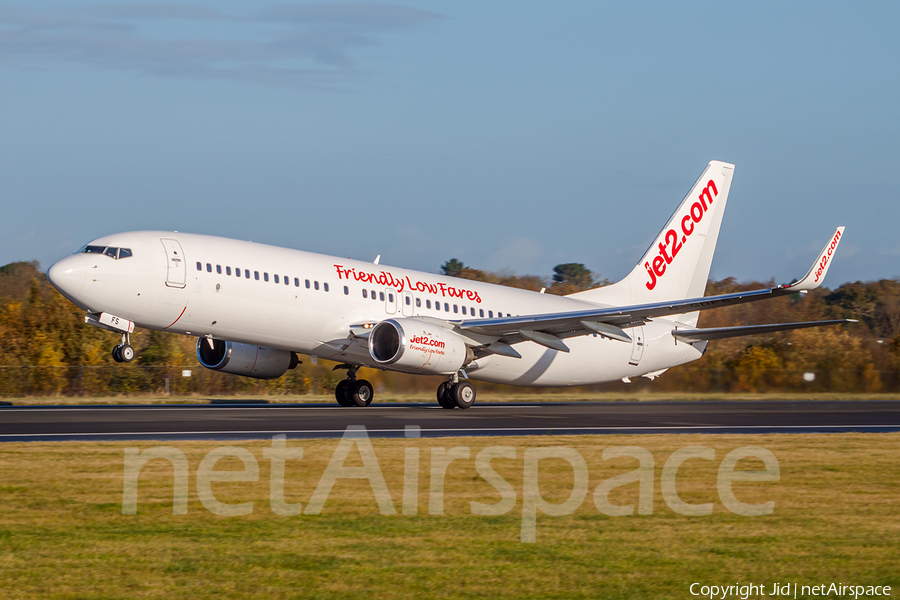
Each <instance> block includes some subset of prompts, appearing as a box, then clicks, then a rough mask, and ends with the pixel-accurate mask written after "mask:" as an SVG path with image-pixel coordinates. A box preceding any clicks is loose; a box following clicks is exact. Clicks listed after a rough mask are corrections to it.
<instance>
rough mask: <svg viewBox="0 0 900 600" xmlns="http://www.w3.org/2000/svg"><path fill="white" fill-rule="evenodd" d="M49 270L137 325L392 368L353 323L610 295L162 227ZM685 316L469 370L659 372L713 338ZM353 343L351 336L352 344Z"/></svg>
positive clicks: (557, 306) (489, 376) (576, 380)
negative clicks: (558, 292) (540, 288)
mask: <svg viewBox="0 0 900 600" xmlns="http://www.w3.org/2000/svg"><path fill="white" fill-rule="evenodd" d="M87 247H88V248H107V249H109V248H116V249H127V250H129V251H130V255H129V256H124V254H127V253H123V252H119V254H118V255H117V254H116V253H115V252H109V251H107V253H106V254H103V253H99V252H87V253H86V252H79V253H76V254H74V255H72V256H69V257H67V258H64V259H63V260H61V261H59V262H58V263H56V264H55V265H53V267H51V269H50V271H49V272H48V274H49V276H50V279H51V281H52V282H53V285H54V286H55V287H56V288H57V289H59V290H60V292H62V293H63V294H64V295H65V296H66V297H67V298H69V299H70V300H71V301H72V302H74V303H75V304H76V305H78V306H79V307H81V308H83V309H84V310H86V311H88V312H90V313H101V312H102V313H108V314H112V315H116V316H117V317H121V318H124V319H128V320H130V321H133V322H134V324H135V325H136V326H138V327H144V328H148V329H156V330H161V331H170V332H174V333H180V334H184V335H192V336H200V337H204V336H205V337H210V338H213V339H220V340H229V341H232V342H240V343H245V344H255V345H258V346H266V347H269V348H275V349H282V350H288V351H292V352H297V353H300V354H307V355H313V356H317V357H321V358H326V359H330V360H334V361H338V362H342V363H348V364H354V365H360V366H368V367H375V368H384V365H381V364H378V363H376V362H375V360H374V359H373V358H372V356H371V355H370V353H369V350H368V348H367V345H366V343H365V340H363V339H354V338H353V336H352V335H351V330H350V328H351V326H352V325H355V324H358V323H361V322H379V321H382V320H385V319H389V318H399V317H427V318H431V319H439V320H443V321H450V322H452V321H458V320H472V319H481V318H493V317H499V316H508V315H512V316H518V315H530V314H544V313H559V312H568V311H578V310H585V309H590V308H596V307H597V306H604V305H602V304H598V303H594V302H588V301H585V300H579V299H575V298H568V297H561V296H554V295H547V294H541V293H538V292H532V291H528V290H520V289H514V288H508V287H505V286H499V285H493V284H489V283H483V282H477V281H470V280H464V279H458V278H454V277H446V276H441V275H435V274H431V273H423V272H419V271H412V270H408V269H402V268H397V267H389V266H385V265H379V264H374V263H372V262H365V261H359V260H352V259H349V258H336V257H332V256H326V255H322V254H315V253H310V252H303V251H300V250H292V249H287V248H280V247H275V246H269V245H264V244H257V243H252V242H245V241H238V240H233V239H227V238H221V237H214V236H207V235H198V234H189V233H178V232H163V231H139V232H129V233H120V234H114V235H109V236H104V237H101V238H98V239H96V240H94V241H92V242H90V244H88V245H87ZM676 325H677V323H676V322H674V321H672V320H668V319H656V320H653V321H651V322H649V323H647V324H645V325H643V326H642V327H634V328H631V329H629V333H630V334H631V337H632V338H633V340H632V342H631V343H628V342H623V341H618V340H612V339H609V338H606V337H602V336H600V335H586V336H579V337H574V338H571V339H569V340H567V344H568V346H569V348H570V350H571V351H570V352H568V353H565V352H559V351H557V350H554V349H550V348H547V347H544V346H541V345H538V344H536V343H534V342H529V341H526V342H522V343H518V344H516V350H517V351H518V352H519V353H520V354H521V358H513V357H508V356H501V355H497V354H493V355H488V356H484V357H480V358H478V359H477V360H476V361H475V362H474V363H472V364H469V365H468V366H467V367H466V373H467V375H468V376H469V377H470V378H472V379H479V380H483V381H491V382H497V383H508V384H514V385H529V386H572V385H586V384H591V383H599V382H604V381H613V380H618V379H622V378H626V377H635V376H640V375H644V374H648V373H655V372H657V371H661V370H663V369H666V368H669V367H672V366H676V365H679V364H683V363H686V362H689V361H692V360H696V359H697V358H699V357H700V356H701V355H702V352H703V349H704V348H705V344H694V345H691V344H685V343H678V342H677V341H676V339H675V338H673V336H672V335H671V332H672V330H673V328H675V326H676ZM348 341H349V342H350V343H349V345H348Z"/></svg>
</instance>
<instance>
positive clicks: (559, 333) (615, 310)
mask: <svg viewBox="0 0 900 600" xmlns="http://www.w3.org/2000/svg"><path fill="white" fill-rule="evenodd" d="M843 232H844V228H843V227H838V229H837V231H836V232H835V234H834V235H833V236H832V238H831V240H830V241H829V243H828V244H826V246H825V248H824V249H823V250H822V252H821V253H820V254H819V257H818V259H817V260H816V262H815V263H814V264H813V266H812V267H811V268H810V270H809V271H808V272H807V273H806V275H805V276H804V277H803V278H802V279H801V280H800V281H797V282H795V283H792V284H788V285H779V286H777V287H773V288H768V289H762V290H752V291H749V292H737V293H733V294H722V295H719V296H707V297H703V298H687V299H684V300H671V301H667V302H659V303H653V304H636V305H632V306H621V307H597V308H596V309H588V310H582V311H575V312H565V313H547V314H539V315H524V316H517V317H503V318H497V319H471V320H461V321H450V323H451V324H453V325H454V326H455V327H454V329H456V330H457V331H460V332H461V333H468V334H473V335H474V336H478V337H481V336H483V337H484V338H487V339H491V338H493V339H494V340H496V342H494V343H492V344H490V345H489V346H488V351H491V346H493V348H494V349H495V350H496V351H497V353H499V354H504V355H510V356H513V355H515V354H517V353H515V352H514V351H513V353H512V354H510V353H509V350H511V348H509V345H511V344H516V343H518V342H522V341H524V340H531V341H533V342H536V343H538V344H541V345H543V346H547V347H548V348H553V349H556V350H560V351H562V352H568V348H567V347H566V345H565V344H564V343H563V342H562V340H563V339H565V338H569V337H576V336H581V335H588V334H592V333H599V334H600V335H604V336H606V337H609V338H612V339H617V340H620V341H623V342H630V341H631V337H630V336H629V335H628V333H627V332H626V331H625V330H626V329H628V328H629V327H635V326H638V325H643V324H644V323H646V322H648V321H650V320H652V319H654V318H656V317H666V316H671V315H679V314H683V313H688V312H693V311H698V310H709V309H711V308H720V307H723V306H732V305H734V304H743V303H745V302H755V301H757V300H766V299H769V298H777V297H779V296H786V295H789V294H796V293H798V292H799V293H805V292H806V291H808V290H812V289H815V288H817V287H819V285H821V283H822V281H823V280H824V278H825V274H826V272H827V271H828V268H829V267H830V266H831V259H832V257H833V255H834V252H835V250H836V248H837V245H838V243H839V242H840V239H841V237H842V236H843ZM845 322H848V321H845V320H840V321H816V322H812V323H810V324H803V323H786V324H779V325H775V326H770V327H781V328H782V329H770V331H782V330H785V329H797V328H800V327H818V326H821V325H834V324H838V323H845ZM756 327H757V329H755V330H753V331H751V330H750V329H746V330H744V331H747V333H738V331H739V330H740V329H741V328H718V329H717V331H718V335H719V336H720V337H732V336H738V335H752V334H756V333H760V332H761V330H759V329H758V327H759V326H756ZM687 331H690V332H692V333H693V338H692V339H697V340H701V339H716V338H712V337H698V336H702V335H713V333H712V332H713V331H714V330H700V329H693V330H685V333H686V332H687ZM726 331H729V332H731V334H730V335H727V334H726ZM704 332H705V333H704ZM680 333H681V332H680ZM679 337H681V336H679ZM687 337H688V336H684V339H687Z"/></svg>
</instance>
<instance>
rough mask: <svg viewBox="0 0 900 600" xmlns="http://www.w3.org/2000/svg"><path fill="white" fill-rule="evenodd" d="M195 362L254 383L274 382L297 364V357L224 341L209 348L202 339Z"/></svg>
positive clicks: (273, 350)
mask: <svg viewBox="0 0 900 600" xmlns="http://www.w3.org/2000/svg"><path fill="white" fill-rule="evenodd" d="M197 360H199V361H200V364H201V365H203V366H204V367H206V368H207V369H212V370H213V371H220V372H222V373H231V374H232V375H243V376H244V377H255V378H256V379H277V378H278V377H281V376H282V375H284V374H285V373H286V372H287V370H288V369H293V368H294V367H296V366H297V365H298V364H300V360H299V359H298V358H297V355H296V354H294V353H293V352H288V351H287V350H275V349H273V348H266V347H263V346H252V345H250V344H239V343H237V342H227V341H225V340H213V341H212V347H210V343H209V339H208V338H205V337H202V338H197Z"/></svg>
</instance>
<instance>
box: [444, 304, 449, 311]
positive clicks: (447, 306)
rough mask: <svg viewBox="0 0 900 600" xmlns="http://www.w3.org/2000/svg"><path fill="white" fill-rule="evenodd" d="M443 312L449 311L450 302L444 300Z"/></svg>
mask: <svg viewBox="0 0 900 600" xmlns="http://www.w3.org/2000/svg"><path fill="white" fill-rule="evenodd" d="M444 312H450V303H449V302H444Z"/></svg>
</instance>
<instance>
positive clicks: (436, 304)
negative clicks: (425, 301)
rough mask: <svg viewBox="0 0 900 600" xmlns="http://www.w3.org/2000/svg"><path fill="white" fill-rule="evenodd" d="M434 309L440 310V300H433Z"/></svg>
mask: <svg viewBox="0 0 900 600" xmlns="http://www.w3.org/2000/svg"><path fill="white" fill-rule="evenodd" d="M434 310H441V303H440V302H435V303H434Z"/></svg>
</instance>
